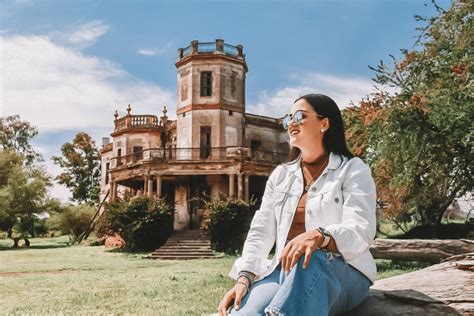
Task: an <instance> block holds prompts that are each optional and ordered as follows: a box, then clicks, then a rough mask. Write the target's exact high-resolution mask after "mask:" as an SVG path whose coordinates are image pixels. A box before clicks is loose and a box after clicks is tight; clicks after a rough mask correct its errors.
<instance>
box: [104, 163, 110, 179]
mask: <svg viewBox="0 0 474 316" xmlns="http://www.w3.org/2000/svg"><path fill="white" fill-rule="evenodd" d="M109 168H110V162H108V163H106V164H105V184H109Z"/></svg>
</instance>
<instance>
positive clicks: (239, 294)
mask: <svg viewBox="0 0 474 316" xmlns="http://www.w3.org/2000/svg"><path fill="white" fill-rule="evenodd" d="M238 281H240V282H244V283H245V284H247V286H249V284H248V283H249V281H248V280H247V278H245V277H240V278H238ZM246 294H247V288H246V287H245V285H243V284H241V283H236V284H235V285H234V287H233V288H231V289H230V290H229V291H228V292H227V293H225V295H224V298H223V299H222V301H221V302H220V304H219V306H218V307H217V311H218V312H219V316H225V315H227V308H229V306H230V305H231V304H232V302H233V303H234V309H235V310H239V308H240V303H241V302H242V298H243V297H244V296H245V295H246Z"/></svg>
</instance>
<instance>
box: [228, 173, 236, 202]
mask: <svg viewBox="0 0 474 316" xmlns="http://www.w3.org/2000/svg"><path fill="white" fill-rule="evenodd" d="M234 180H235V174H233V173H231V174H229V196H230V197H233V196H234V195H235V192H234V191H235V190H234Z"/></svg>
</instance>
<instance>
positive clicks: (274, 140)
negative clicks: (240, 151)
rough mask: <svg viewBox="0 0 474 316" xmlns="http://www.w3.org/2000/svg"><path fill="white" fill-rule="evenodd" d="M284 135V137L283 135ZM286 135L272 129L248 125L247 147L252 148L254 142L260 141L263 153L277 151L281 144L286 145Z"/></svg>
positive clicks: (246, 132)
mask: <svg viewBox="0 0 474 316" xmlns="http://www.w3.org/2000/svg"><path fill="white" fill-rule="evenodd" d="M282 134H283V135H282ZM285 135H286V133H282V132H280V131H278V130H275V129H273V128H271V127H265V126H259V125H254V124H247V126H246V128H245V147H250V143H251V141H252V140H259V141H260V143H261V147H260V149H261V150H263V151H277V150H278V148H279V144H280V143H285V142H286V139H285Z"/></svg>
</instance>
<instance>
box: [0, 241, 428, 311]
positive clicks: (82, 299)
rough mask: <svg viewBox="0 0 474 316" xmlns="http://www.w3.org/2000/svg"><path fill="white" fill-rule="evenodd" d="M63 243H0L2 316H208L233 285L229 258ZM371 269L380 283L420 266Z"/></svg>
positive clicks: (385, 262)
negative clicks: (152, 255) (175, 257)
mask: <svg viewBox="0 0 474 316" xmlns="http://www.w3.org/2000/svg"><path fill="white" fill-rule="evenodd" d="M69 242H70V240H69V238H68V237H67V236H63V237H56V238H34V239H31V248H30V249H25V248H20V249H10V246H11V245H12V244H13V243H12V241H11V240H6V239H4V240H0V289H1V295H0V306H1V307H2V308H1V314H41V315H44V314H59V313H65V314H70V313H81V314H153V315H208V314H210V313H214V312H215V311H216V307H217V305H218V303H219V301H220V299H221V297H222V295H223V294H224V293H225V292H226V291H227V290H228V289H229V288H230V287H231V286H232V285H233V281H232V280H231V279H230V278H228V277H227V273H228V271H229V269H230V267H231V265H232V262H233V261H234V260H235V257H233V256H223V257H220V258H217V259H199V260H188V261H159V260H158V261H155V260H149V259H143V257H145V256H146V254H130V253H122V252H117V251H109V250H106V249H105V248H104V247H103V246H97V247H90V246H73V247H68V246H67V244H68V243H69ZM378 265H379V269H381V273H380V274H379V278H381V277H387V276H391V275H395V274H401V273H404V272H407V271H411V270H413V269H418V268H420V267H421V266H419V265H416V264H412V265H406V266H403V265H402V266H400V265H398V266H394V267H393V269H392V268H391V266H390V265H391V263H390V261H389V260H378Z"/></svg>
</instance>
